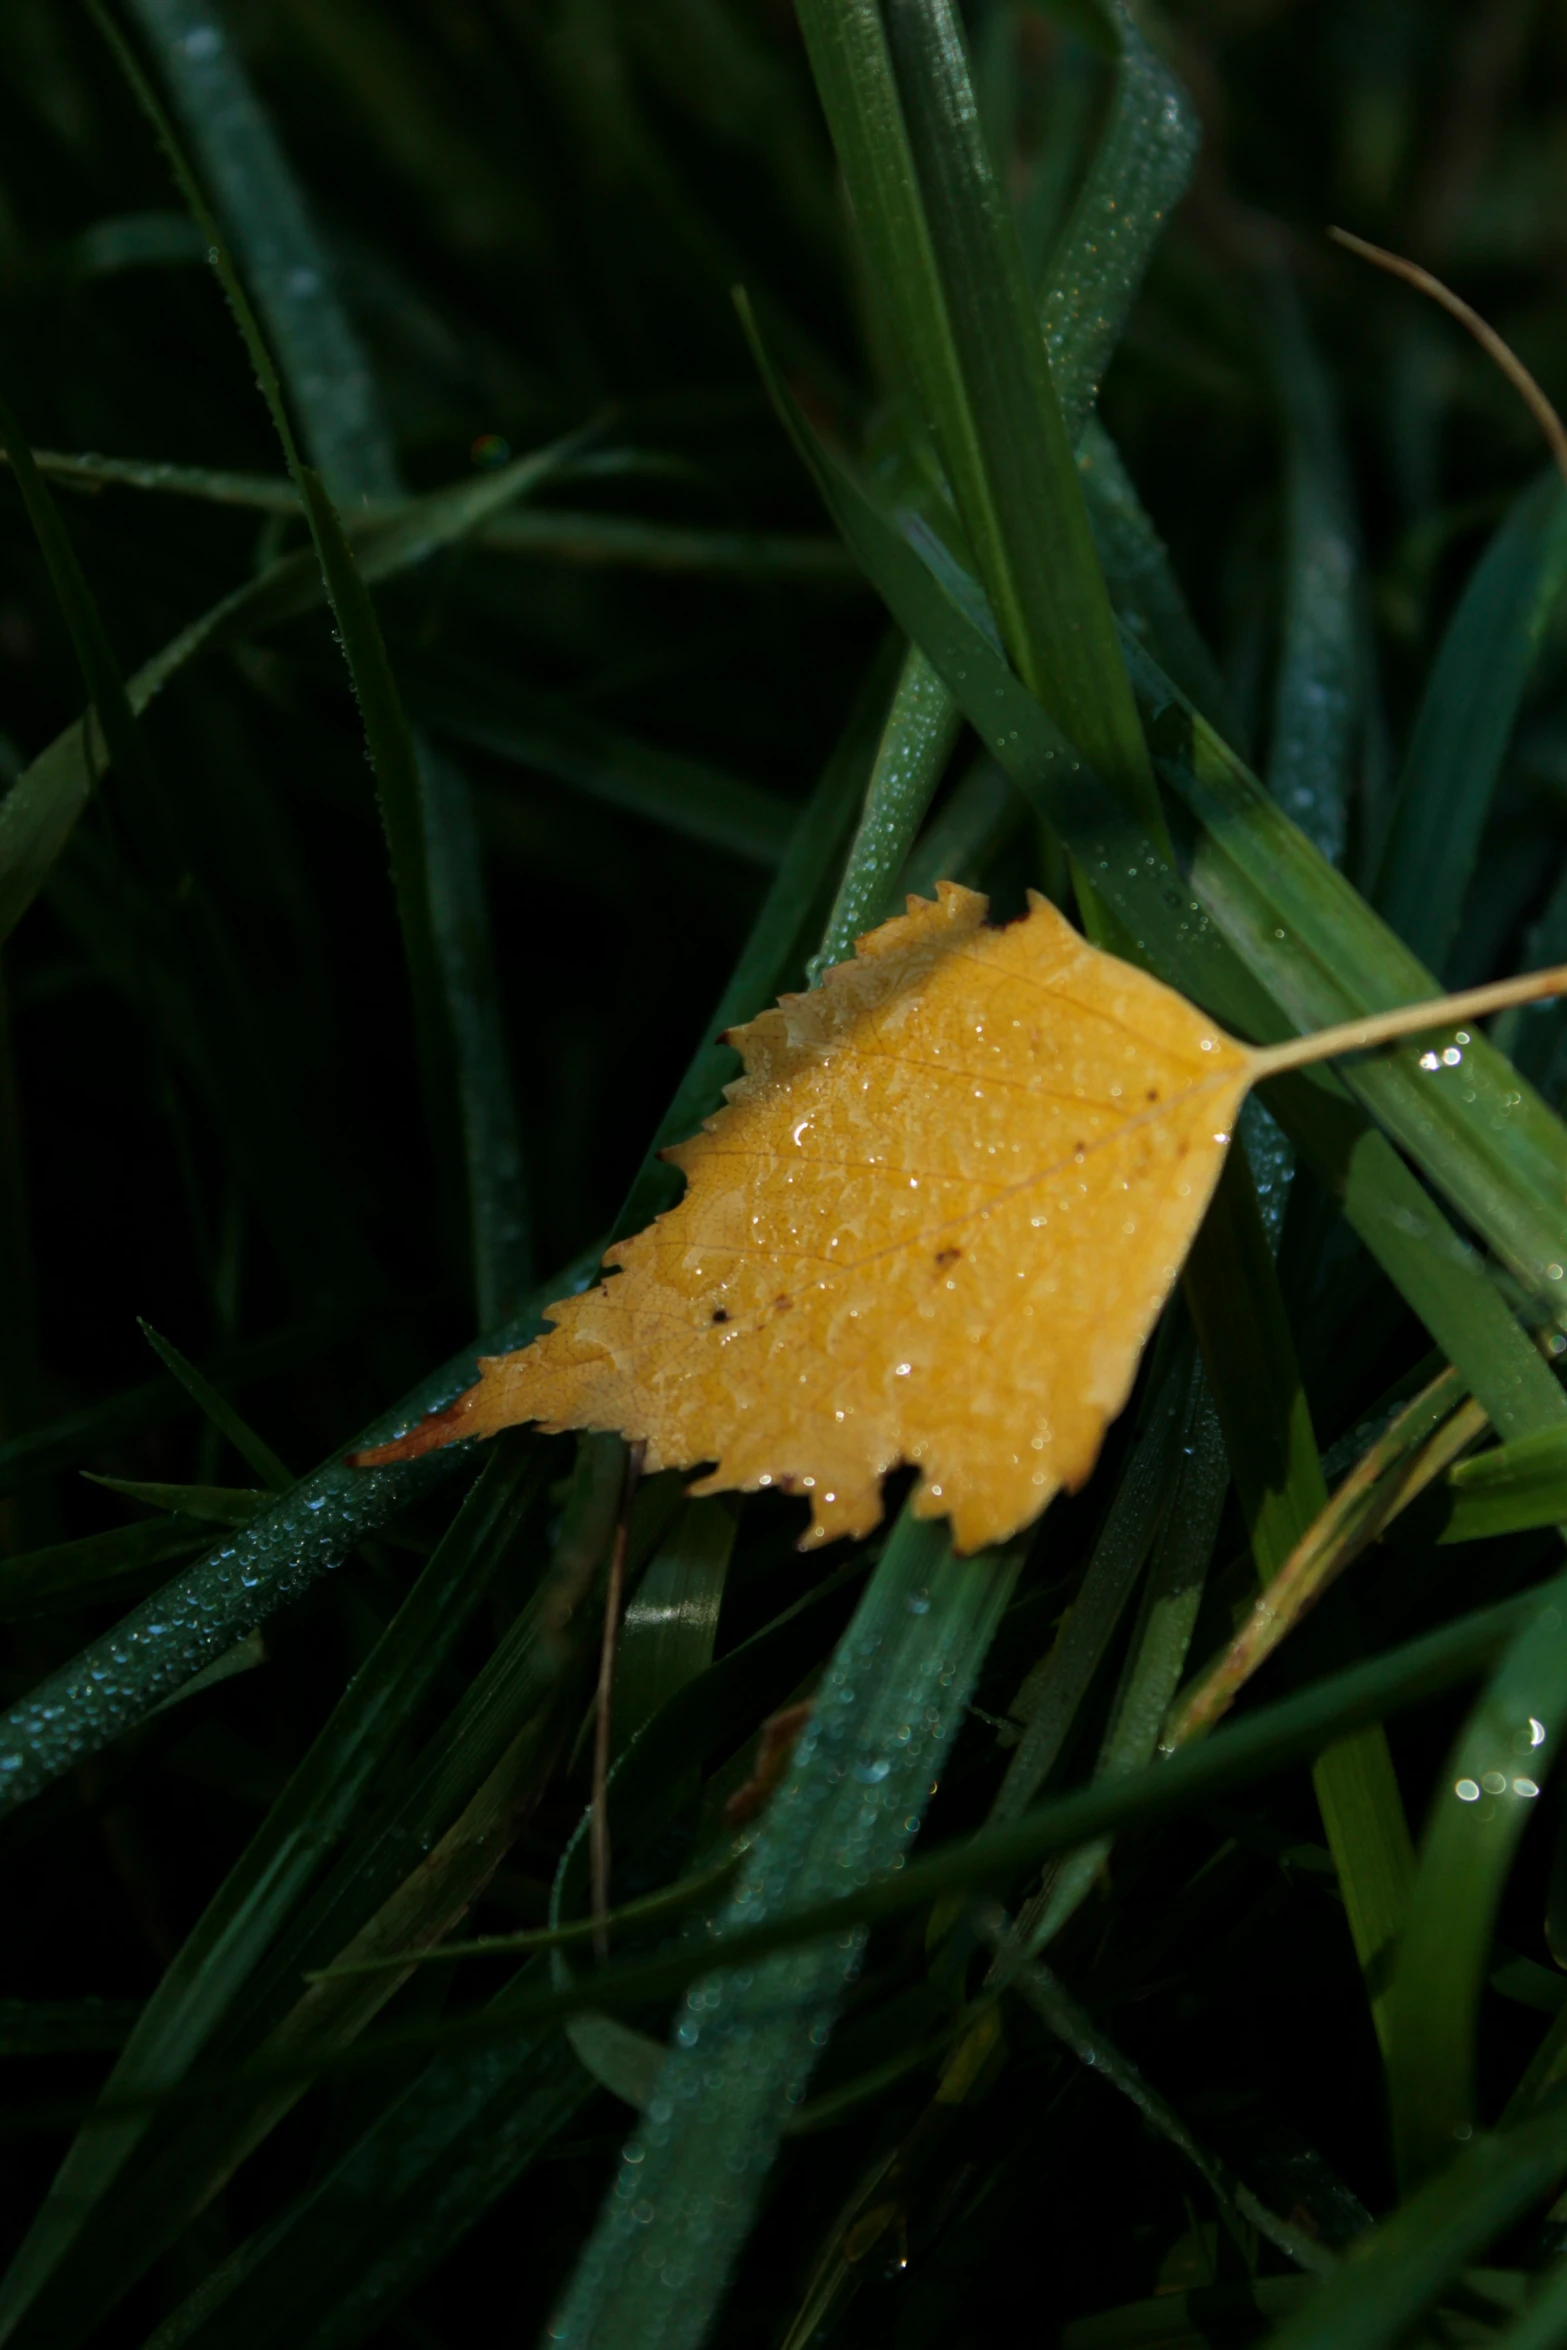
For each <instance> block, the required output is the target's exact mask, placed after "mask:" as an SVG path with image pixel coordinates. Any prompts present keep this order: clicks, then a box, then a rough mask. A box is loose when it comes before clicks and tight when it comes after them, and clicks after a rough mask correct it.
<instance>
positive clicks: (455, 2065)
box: [148, 1975, 593, 2350]
mask: <svg viewBox="0 0 1567 2350" xmlns="http://www.w3.org/2000/svg"><path fill="white" fill-rule="evenodd" d="M525 1985H526V1978H525V1977H524V1976H520V1975H519V1976H518V1977H517V1978H516V1979H515V1987H516V1988H523V1987H525ZM512 1995H513V1992H512V1990H511V1989H508V1990H503V1991H501V1992H499V1993H498V1994H497V1995H496V1997H495V1999H494V2000H493V2001H492V2002H491V2003H490V2008H489V2012H490V2013H491V2014H492V2015H493V2018H494V2020H495V2022H496V2024H497V2026H498V2027H499V2029H498V2031H497V2045H496V2046H495V2047H494V2048H493V2049H491V2050H488V2051H486V2052H485V2053H484V2054H483V2055H482V2056H480V2057H479V2058H477V2059H474V2058H472V2057H470V2058H467V2059H464V2058H462V2057H458V2058H456V2059H455V2060H448V2059H445V2058H442V2057H436V2058H435V2059H434V2060H433V2061H432V2062H431V2063H430V2064H429V2065H428V2066H427V2067H426V2068H425V2070H424V2072H423V2073H422V2074H421V2075H420V2076H419V2077H418V2079H416V2080H415V2081H414V2082H412V2083H411V2084H410V2085H409V2087H408V2088H406V2089H405V2090H403V2091H401V2092H400V2093H398V2094H397V2095H396V2096H394V2097H393V2098H392V2099H391V2101H390V2102H389V2103H388V2104H387V2105H386V2106H385V2107H384V2108H383V2109H382V2111H381V2112H380V2113H378V2114H377V2115H376V2117H375V2119H374V2121H372V2122H371V2123H370V2125H369V2126H368V2128H366V2129H365V2130H364V2131H363V2132H362V2133H361V2134H360V2135H359V2137H358V2138H356V2140H355V2141H354V2143H353V2144H352V2145H351V2146H350V2147H348V2149H347V2150H346V2151H345V2152H343V2153H342V2154H340V2155H338V2156H337V2157H336V2159H335V2160H333V2161H331V2162H330V2163H328V2164H327V2166H326V2167H325V2168H324V2170H323V2171H322V2172H321V2174H320V2175H319V2176H317V2177H315V2178H313V2179H312V2180H311V2181H310V2183H309V2185H308V2186H307V2187H306V2188H305V2189H304V2191H303V2192H302V2193H301V2194H300V2195H298V2196H296V2197H295V2199H294V2200H293V2201H292V2202H291V2203H289V2204H288V2205H286V2206H285V2208H284V2209H283V2210H282V2211H280V2212H278V2213H277V2214H276V2215H275V2216H274V2217H272V2218H270V2219H268V2220H267V2221H266V2223H265V2224H264V2225H263V2226H262V2227H261V2228H259V2229H258V2230H257V2232H256V2233H255V2235H253V2236H251V2237H248V2238H247V2239H246V2240H245V2242H244V2243H243V2244H241V2245H240V2246H239V2247H238V2249H237V2250H236V2252H235V2253H233V2254H232V2255H231V2256H230V2257H229V2258H228V2259H227V2260H226V2261H224V2262H223V2263H221V2265H220V2266H219V2268H218V2269H217V2270H216V2271H215V2272H214V2273H213V2274H210V2275H209V2276H207V2277H206V2278H204V2279H203V2281H202V2283H201V2284H200V2285H199V2286H198V2287H197V2288H196V2290H195V2291H194V2292H193V2293H192V2294H191V2296H190V2298H189V2299H188V2300H187V2301H186V2302H184V2303H182V2304H181V2305H180V2306H179V2307H178V2308H177V2309H175V2310H174V2311H173V2312H172V2313H171V2315H170V2316H169V2317H168V2318H167V2319H166V2320H165V2321H164V2323H163V2325H162V2326H161V2327H160V2328H159V2329H158V2331H157V2332H156V2333H155V2334H154V2335H153V2336H152V2338H151V2340H150V2342H149V2343H148V2350H219V2346H220V2345H221V2346H222V2350H285V2346H287V2350H327V2346H328V2345H329V2344H335V2343H343V2342H349V2341H358V2340H362V2339H364V2338H365V2337H366V2336H367V2335H369V2334H370V2333H371V2332H373V2331H374V2329H375V2328H376V2326H378V2325H379V2324H382V2323H385V2322H386V2321H388V2320H390V2319H392V2318H393V2317H395V2315H396V2314H397V2312H398V2311H399V2310H400V2309H401V2308H402V2306H403V2305H404V2303H405V2301H406V2297H407V2295H408V2294H409V2293H410V2291H411V2290H412V2289H413V2287H414V2286H415V2285H417V2284H418V2283H419V2282H420V2281H421V2279H422V2278H423V2277H424V2276H425V2275H426V2274H427V2273H428V2272H429V2271H430V2270H431V2269H432V2268H434V2267H435V2265H436V2264H437V2262H439V2261H440V2260H441V2259H442V2258H443V2256H444V2255H445V2254H446V2253H447V2252H448V2251H449V2250H450V2249H451V2247H452V2246H453V2245H454V2244H455V2243H456V2242H458V2241H459V2240H460V2238H461V2237H462V2236H464V2235H465V2234H466V2233H467V2232H468V2230H469V2229H470V2228H472V2227H473V2226H475V2225H476V2224H477V2222H478V2221H479V2220H481V2219H482V2218H483V2217H484V2215H485V2213H486V2212H487V2211H489V2210H490V2209H491V2208H492V2207H493V2206H494V2205H495V2204H496V2203H497V2202H498V2201H499V2200H500V2199H501V2197H502V2196H503V2195H505V2194H506V2193H507V2192H508V2191H509V2190H510V2189H512V2188H513V2187H514V2186H515V2185H516V2183H517V2181H518V2180H519V2179H520V2177H521V2176H522V2174H523V2173H524V2172H525V2171H526V2170H527V2169H528V2168H529V2166H530V2165H531V2164H532V2163H534V2162H536V2161H537V2160H538V2159H539V2158H540V2156H541V2155H543V2154H545V2153H546V2152H547V2151H548V2149H549V2147H550V2145H551V2143H552V2142H553V2141H554V2140H555V2139H556V2138H557V2137H558V2135H559V2133H560V2131H561V2130H562V2129H563V2128H564V2127H565V2125H566V2124H568V2123H569V2122H570V2121H571V2120H572V2119H573V2118H574V2117H575V2116H576V2114H577V2113H579V2112H580V2110H581V2108H582V2106H583V2104H584V2103H585V2102H586V2100H587V2099H588V2097H589V2096H590V2095H591V2094H592V2090H593V2084H592V2082H591V2081H590V2080H589V2078H588V2076H587V2074H586V2073H585V2072H584V2071H583V2070H582V2067H581V2066H580V2065H579V2064H578V2063H577V2061H576V2058H575V2057H574V2056H573V2055H572V2052H571V2049H570V2046H569V2045H568V2043H567V2042H566V2041H565V2040H564V2039H563V2038H562V2037H561V2035H560V2034H558V2033H549V2034H547V2035H540V2034H537V2033H529V2032H521V2033H512V2032H510V2031H508V2030H507V2029H506V2027H507V2022H508V2018H507V2008H508V2004H509V2000H510V1997H511V1996H512Z"/></svg>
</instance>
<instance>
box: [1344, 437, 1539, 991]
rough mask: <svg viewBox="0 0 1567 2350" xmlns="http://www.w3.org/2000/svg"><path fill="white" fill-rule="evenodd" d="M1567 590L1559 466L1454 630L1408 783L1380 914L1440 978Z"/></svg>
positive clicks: (1497, 549)
mask: <svg viewBox="0 0 1567 2350" xmlns="http://www.w3.org/2000/svg"><path fill="white" fill-rule="evenodd" d="M1564 581H1567V489H1564V488H1563V485H1562V480H1561V476H1560V474H1559V473H1558V471H1557V469H1556V467H1555V466H1554V465H1553V466H1551V467H1549V468H1548V469H1547V471H1546V472H1545V473H1543V474H1542V475H1540V477H1539V478H1538V479H1537V480H1536V481H1534V482H1533V483H1531V484H1530V486H1529V488H1528V489H1527V490H1525V491H1524V492H1523V494H1522V495H1521V496H1520V497H1519V498H1518V499H1517V500H1516V502H1515V503H1514V505H1513V507H1512V509H1511V511H1510V512H1509V514H1508V516H1507V518H1506V520H1505V521H1504V522H1503V523H1502V525H1501V527H1500V529H1499V530H1498V531H1497V533H1496V535H1495V537H1494V538H1493V539H1492V541H1491V543H1490V545H1489V546H1488V547H1487V548H1486V550H1485V553H1484V554H1483V555H1482V557H1481V558H1480V561H1479V563H1478V564H1477V565H1476V566H1475V569H1474V571H1473V572H1472V573H1471V574H1470V577H1469V580H1468V583H1467V585H1466V586H1465V589H1464V592H1463V595H1462V597H1461V598H1460V601H1459V605H1458V609H1457V611H1456V612H1455V613H1454V614H1453V617H1452V619H1451V620H1450V621H1449V622H1448V624H1447V629H1446V632H1445V634H1444V635H1443V638H1442V643H1441V646H1440V648H1439V649H1438V652H1437V656H1436V661H1435V663H1434V665H1433V667H1432V670H1431V673H1430V678H1429V681H1428V683H1427V685H1426V689H1425V693H1424V695H1423V697H1422V699H1421V703H1420V709H1419V712H1418V714H1417V716H1416V719H1415V730H1414V734H1413V736H1412V738H1411V740H1410V745H1409V753H1408V757H1407V758H1406V759H1405V762H1404V769H1403V773H1402V774H1401V775H1400V777H1399V780H1398V789H1397V796H1396V798H1395V800H1394V803H1393V812H1392V819H1391V823H1390V825H1389V828H1388V837H1387V841H1386V844H1385V846H1384V848H1383V851H1382V855H1381V859H1380V861H1379V864H1378V867H1377V873H1376V879H1375V881H1374V883H1373V884H1372V887H1371V891H1370V896H1371V901H1372V903H1373V905H1374V906H1375V907H1376V909H1377V911H1378V912H1379V913H1380V914H1381V915H1382V916H1383V918H1384V920H1385V921H1387V922H1388V923H1390V924H1391V926H1392V927H1393V929H1394V930H1396V931H1397V932H1398V934H1399V936H1400V938H1402V939H1404V940H1405V941H1406V942H1407V943H1408V945H1409V946H1410V947H1411V948H1412V949H1413V951H1414V952H1415V954H1416V955H1418V956H1419V958H1420V960H1421V962H1422V963H1424V964H1427V965H1429V967H1430V969H1431V970H1433V971H1435V972H1441V971H1443V970H1445V969H1446V967H1447V963H1448V960H1449V956H1450V954H1451V950H1452V945H1453V940H1454V937H1455V935H1456V933H1457V929H1458V921H1459V915H1460V912H1461V910H1462V907H1463V898H1464V891H1465V890H1466V889H1467V887H1468V885H1469V880H1470V876H1471V874H1472V873H1473V871H1474V865H1475V859H1476V857H1477V855H1478V853H1479V847H1480V835H1481V832H1482V831H1483V829H1484V826H1485V821H1486V818H1487V816H1488V814H1489V813H1490V807H1491V801H1492V797H1493V795H1494V793H1495V790H1496V784H1497V778H1498V776H1499V775H1500V773H1501V767H1502V761H1503V758H1504V757H1505V756H1506V752H1507V746H1508V743H1509V741H1510V740H1511V737H1512V731H1513V726H1514V723H1515V721H1516V719H1517V716H1518V708H1519V704H1520V702H1521V701H1522V699H1523V693H1524V688H1525V686H1526V685H1527V684H1528V681H1529V676H1530V673H1531V671H1532V669H1533V667H1534V664H1535V660H1536V657H1537V655H1538V653H1539V649H1540V644H1541V640H1542V639H1543V637H1544V635H1545V631H1546V628H1547V625H1548V624H1549V621H1550V618H1551V615H1552V613H1553V612H1554V611H1555V609H1556V606H1557V604H1558V602H1559V600H1560V597H1561V591H1562V586H1563V583H1564Z"/></svg>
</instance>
